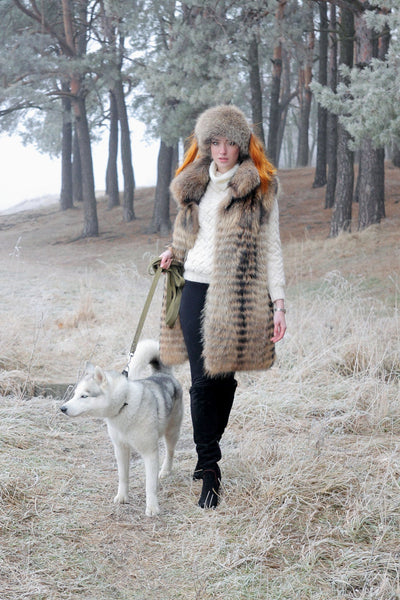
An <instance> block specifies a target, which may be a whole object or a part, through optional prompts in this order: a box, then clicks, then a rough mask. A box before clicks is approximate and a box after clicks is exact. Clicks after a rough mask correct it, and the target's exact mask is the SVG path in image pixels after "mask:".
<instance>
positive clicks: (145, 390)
mask: <svg viewBox="0 0 400 600" xmlns="http://www.w3.org/2000/svg"><path fill="white" fill-rule="evenodd" d="M149 365H151V367H152V371H153V373H152V374H151V375H150V376H149V377H147V378H144V379H140V378H139V377H140V374H142V376H143V372H144V370H145V369H146V367H148V366H149ZM61 411H62V412H63V413H64V414H66V415H68V416H70V417H77V416H78V415H89V416H91V417H100V418H103V419H104V420H105V422H106V424H107V428H108V434H109V436H110V438H111V441H112V443H113V445H114V451H115V457H116V459H117V465H118V478H119V483H118V493H117V495H116V496H115V498H114V502H116V503H121V504H123V503H126V502H128V501H129V500H128V492H129V460H130V453H131V448H133V449H135V450H137V451H138V452H139V453H140V454H141V456H142V457H143V460H144V466H145V472H146V515H147V516H149V517H150V516H153V515H157V514H158V513H159V512H160V508H159V505H158V500H157V488H158V477H159V476H160V477H165V476H166V475H168V474H169V473H170V472H171V468H172V461H173V456H174V451H175V446H176V443H177V441H178V437H179V432H180V427H181V423H182V417H183V402H182V388H181V386H180V384H179V382H178V381H177V380H176V379H175V377H174V376H173V375H172V372H171V369H170V368H168V367H166V366H165V365H163V363H162V362H161V361H160V357H159V348H158V343H157V342H154V341H152V340H145V341H143V342H140V343H139V344H138V347H137V349H136V352H135V354H134V355H133V357H132V359H131V361H130V365H129V373H128V378H126V377H125V376H124V375H121V374H120V373H117V372H115V371H103V369H101V368H100V367H94V366H93V365H91V364H90V363H88V364H87V365H86V373H85V375H84V377H83V379H82V380H81V381H80V382H79V383H78V384H77V386H76V389H75V393H74V395H73V397H72V398H71V400H69V401H68V402H66V403H65V404H64V405H63V406H61ZM161 437H164V439H165V445H166V454H165V459H164V462H163V465H162V467H161V471H160V474H158V469H159V453H158V441H159V439H160V438H161Z"/></svg>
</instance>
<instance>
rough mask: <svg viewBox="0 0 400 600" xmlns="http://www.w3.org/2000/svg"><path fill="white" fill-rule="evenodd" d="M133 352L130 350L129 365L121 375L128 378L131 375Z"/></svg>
mask: <svg viewBox="0 0 400 600" xmlns="http://www.w3.org/2000/svg"><path fill="white" fill-rule="evenodd" d="M133 354H134V353H133V352H129V359H128V362H127V365H126V367H125V368H124V370H123V371H122V373H121V375H125V377H126V378H128V375H129V365H130V364H131V360H132V357H133Z"/></svg>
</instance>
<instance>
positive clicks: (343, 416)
mask: <svg viewBox="0 0 400 600" xmlns="http://www.w3.org/2000/svg"><path fill="white" fill-rule="evenodd" d="M281 180H282V186H283V194H282V198H281V202H280V207H281V233H282V240H283V247H284V257H285V268H286V278H287V308H288V313H287V321H288V332H287V335H286V336H285V338H284V340H283V341H282V342H280V343H279V345H278V347H277V355H278V358H277V362H276V364H275V365H274V367H273V368H272V369H271V370H270V371H268V372H266V373H257V372H251V373H250V372H249V373H242V374H239V375H238V377H237V378H238V380H239V386H238V391H237V397H236V400H235V404H234V408H233V411H232V416H231V420H230V424H229V427H228V430H227V431H226V433H225V435H224V438H223V441H222V452H223V459H222V461H221V470H222V474H223V494H222V500H221V503H220V506H219V507H218V509H217V510H215V511H202V510H201V509H199V508H198V507H197V498H198V495H199V493H200V482H193V481H192V480H191V473H192V470H193V467H194V464H195V455H194V448H193V443H192V432H191V425H190V415H189V406H188V388H189V371H188V365H187V364H186V365H183V366H181V367H179V368H178V369H176V374H177V376H178V377H179V379H180V381H181V382H182V384H183V387H184V393H185V411H186V413H185V418H184V425H183V431H182V435H181V439H180V441H179V442H178V446H177V455H176V462H175V467H174V471H173V474H172V476H171V477H170V478H169V479H167V480H164V481H163V482H162V484H161V489H160V495H159V499H160V505H161V515H160V516H159V517H157V518H147V517H145V516H144V508H145V497H144V469H143V464H142V461H141V459H140V458H139V457H138V456H135V455H134V456H133V457H132V464H131V502H130V504H127V505H123V506H115V505H114V504H113V502H112V499H113V496H114V495H115V493H116V485H117V473H116V465H115V460H114V456H113V450H112V446H111V443H110V441H109V439H108V436H107V432H106V429H105V425H104V424H103V422H102V421H101V420H89V419H87V420H86V419H75V420H74V419H68V418H67V417H65V416H64V415H63V414H62V413H61V412H60V410H59V408H60V406H61V404H62V398H61V397H60V396H59V395H57V394H55V395H51V392H50V391H48V392H47V393H44V394H42V395H38V392H37V390H38V389H41V387H42V388H43V386H45V387H46V386H47V387H48V388H49V390H52V389H56V385H57V384H63V385H64V384H71V385H73V384H74V383H75V382H76V381H77V379H78V377H79V375H80V373H81V372H82V369H83V366H84V363H85V361H86V360H92V362H95V363H97V364H100V365H102V366H104V367H106V368H116V369H119V370H122V368H123V367H124V366H125V362H126V356H127V353H128V351H129V347H130V344H131V340H132V336H133V334H134V331H135V327H136V324H137V322H138V319H139V315H140V311H141V309H142V306H143V303H144V300H145V297H146V295H147V291H148V289H149V286H150V283H151V278H150V276H149V275H148V273H147V266H148V263H149V262H150V259H151V258H152V257H153V256H157V255H158V254H159V253H160V251H162V249H163V248H164V245H165V244H166V242H167V241H168V240H166V239H163V238H159V237H157V236H154V235H148V234H146V225H147V223H148V221H149V218H150V216H151V211H152V190H148V189H146V190H138V191H137V195H136V213H137V216H138V218H137V219H136V220H135V221H134V222H132V223H129V224H126V223H123V222H122V218H121V211H120V210H119V209H114V210H112V211H107V210H106V202H105V201H104V200H101V199H100V200H99V222H100V230H101V234H100V236H99V238H97V239H80V238H79V234H80V231H81V229H82V209H81V208H77V209H74V210H71V211H68V212H66V213H61V212H60V211H59V210H58V207H57V206H51V207H49V208H43V209H37V210H34V211H26V212H22V213H16V214H12V215H7V216H0V285H1V289H2V297H1V311H0V331H1V346H0V394H1V395H0V598H1V600H23V599H29V600H70V599H79V598H82V599H85V600H101V599H103V598H104V599H107V600H178V599H182V600H239V599H251V600H255V599H257V600H297V599H299V600H307V599H313V600H339V599H343V600H344V599H365V600H366V599H369V600H372V599H374V600H376V599H379V600H394V599H396V598H398V599H400V545H399V539H400V405H399V400H400V394H399V392H400V390H399V386H400V384H399V382H400V317H399V304H400V235H399V231H400V203H399V202H400V170H399V169H397V170H396V169H393V168H391V167H390V166H389V165H388V166H387V181H386V195H387V203H386V210H387V218H386V219H385V220H384V221H383V222H382V223H381V224H380V225H379V226H374V227H371V228H369V229H368V230H366V231H364V232H357V231H356V221H355V224H354V226H353V232H352V233H350V234H343V235H341V236H339V238H337V239H328V233H329V223H330V211H327V210H324V209H323V208H322V207H323V195H324V190H313V189H312V187H311V185H312V180H313V172H312V170H310V169H303V170H293V171H283V172H281ZM355 218H356V208H355ZM160 303H161V287H160V288H159V289H158V290H157V293H156V298H155V300H154V302H153V304H152V306H151V309H150V313H149V316H148V318H147V321H146V324H145V330H144V333H143V337H155V338H157V336H158V327H159V312H160ZM60 389H63V386H61V387H60ZM67 394H68V392H66V395H67Z"/></svg>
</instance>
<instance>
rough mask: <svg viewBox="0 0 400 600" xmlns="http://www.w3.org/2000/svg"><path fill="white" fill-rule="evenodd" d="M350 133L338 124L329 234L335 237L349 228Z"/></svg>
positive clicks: (350, 211) (351, 153)
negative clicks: (333, 198)
mask: <svg viewBox="0 0 400 600" xmlns="http://www.w3.org/2000/svg"><path fill="white" fill-rule="evenodd" d="M349 140H350V135H349V134H348V133H347V131H346V130H345V128H344V127H343V126H342V125H340V124H339V127H338V164H337V167H338V168H337V181H336V193H335V204H334V207H333V213H332V220H331V229H330V233H329V236H330V237H335V236H337V235H339V233H340V232H341V231H350V230H351V213H352V202H353V188H354V153H353V152H352V151H351V150H349V146H348V144H349Z"/></svg>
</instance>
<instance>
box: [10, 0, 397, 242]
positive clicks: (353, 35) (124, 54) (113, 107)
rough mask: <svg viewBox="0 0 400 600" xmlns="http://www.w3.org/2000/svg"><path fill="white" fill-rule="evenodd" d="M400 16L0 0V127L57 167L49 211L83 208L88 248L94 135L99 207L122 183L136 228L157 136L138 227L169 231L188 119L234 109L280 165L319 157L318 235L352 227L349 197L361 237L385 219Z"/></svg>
mask: <svg viewBox="0 0 400 600" xmlns="http://www.w3.org/2000/svg"><path fill="white" fill-rule="evenodd" d="M399 11H400V5H399V0H377V1H376V2H375V1H374V2H367V1H365V0H364V1H363V0H352V1H347V0H337V1H336V2H327V1H323V0H321V1H313V0H307V1H303V2H300V1H299V0H274V1H271V2H265V1H260V0H250V1H247V2H245V3H243V2H235V1H234V0H233V1H225V0H221V1H218V2H217V3H215V2H209V1H205V2H201V3H197V4H196V2H187V3H183V2H176V1H166V2H157V1H153V2H148V1H134V2H130V1H129V2H128V1H118V2H115V1H112V0H110V1H108V2H106V1H99V2H97V1H96V2H90V1H88V0H79V1H75V2H73V1H71V0H57V1H54V0H43V1H42V2H41V3H40V5H39V4H38V3H37V2H35V0H25V1H23V0H1V1H0V17H1V22H2V28H1V32H0V41H1V47H2V51H1V54H0V74H1V78H0V128H1V130H2V131H3V132H4V131H5V132H8V133H10V134H15V132H16V131H18V133H19V135H21V136H22V138H23V139H24V140H26V141H29V142H30V143H34V144H35V145H37V147H38V148H40V150H41V151H42V152H45V153H48V154H50V155H52V156H60V158H61V173H62V178H61V180H62V182H61V190H60V205H61V208H62V209H63V210H67V209H69V208H71V207H72V206H73V205H74V204H75V205H76V204H77V203H80V202H81V203H82V205H83V208H84V210H83V215H84V223H83V232H82V234H83V235H84V236H89V237H90V236H96V235H98V233H99V222H98V215H97V207H96V195H95V187H94V175H93V159H92V144H93V143H94V142H95V141H96V139H99V137H100V136H101V137H102V138H103V139H104V136H105V135H107V136H108V161H107V166H106V168H105V174H104V180H105V182H104V183H105V189H106V193H107V195H108V201H109V207H110V208H111V207H114V206H118V205H119V204H120V202H121V199H120V187H121V188H122V195H123V199H122V217H123V219H124V221H126V222H129V221H130V220H131V219H134V218H135V206H134V196H135V174H134V171H133V167H132V147H131V132H130V122H131V121H130V118H135V119H139V120H140V121H142V122H143V123H145V125H146V127H147V135H148V137H149V138H151V139H154V140H158V141H159V153H158V163H157V185H156V190H155V199H154V212H153V216H152V220H151V224H150V225H149V231H150V230H151V231H154V232H160V233H162V234H168V233H169V231H170V228H171V221H170V207H169V191H168V186H169V182H170V180H171V177H172V174H173V172H174V170H175V168H176V165H177V163H178V161H179V155H181V154H182V147H184V145H185V143H186V142H187V139H188V137H189V136H190V135H191V133H192V130H193V125H194V122H195V119H196V117H197V116H198V114H199V113H200V112H202V110H204V109H205V108H206V107H207V106H209V105H210V104H215V103H219V102H233V103H235V104H238V105H239V106H240V107H241V108H243V110H244V111H245V112H246V114H248V115H249V117H250V120H251V121H252V123H253V125H254V129H255V131H256V132H257V134H258V135H259V137H260V138H261V139H262V141H263V142H264V143H265V146H266V149H267V152H268V155H269V157H270V159H271V160H272V162H274V164H276V166H277V167H303V166H307V165H309V164H311V161H313V162H315V164H316V173H315V178H314V182H313V185H314V186H325V185H326V198H325V206H326V207H334V210H333V214H332V222H331V230H330V235H333V236H334V235H337V234H338V233H339V232H340V231H343V230H349V229H350V227H351V220H352V219H351V213H352V203H353V201H356V202H359V207H360V210H359V213H358V227H359V228H360V229H362V228H364V227H367V226H369V225H371V224H374V223H379V222H380V220H381V219H382V218H383V217H384V215H385V204H384V202H385V198H384V160H385V155H386V158H390V159H392V160H393V161H394V164H399V162H400V158H399V148H398V142H399V114H398V111H399V109H398V106H399V102H398V100H399V98H398V95H399V92H398V90H399V89H400V76H399V61H398V56H399V36H398V26H399ZM355 161H356V162H357V163H358V165H359V169H358V178H357V181H356V185H354V177H355V175H354V172H355V171H354V163H355ZM119 164H120V165H121V170H122V178H123V183H122V186H121V184H120V182H119V178H118V165H119Z"/></svg>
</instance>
